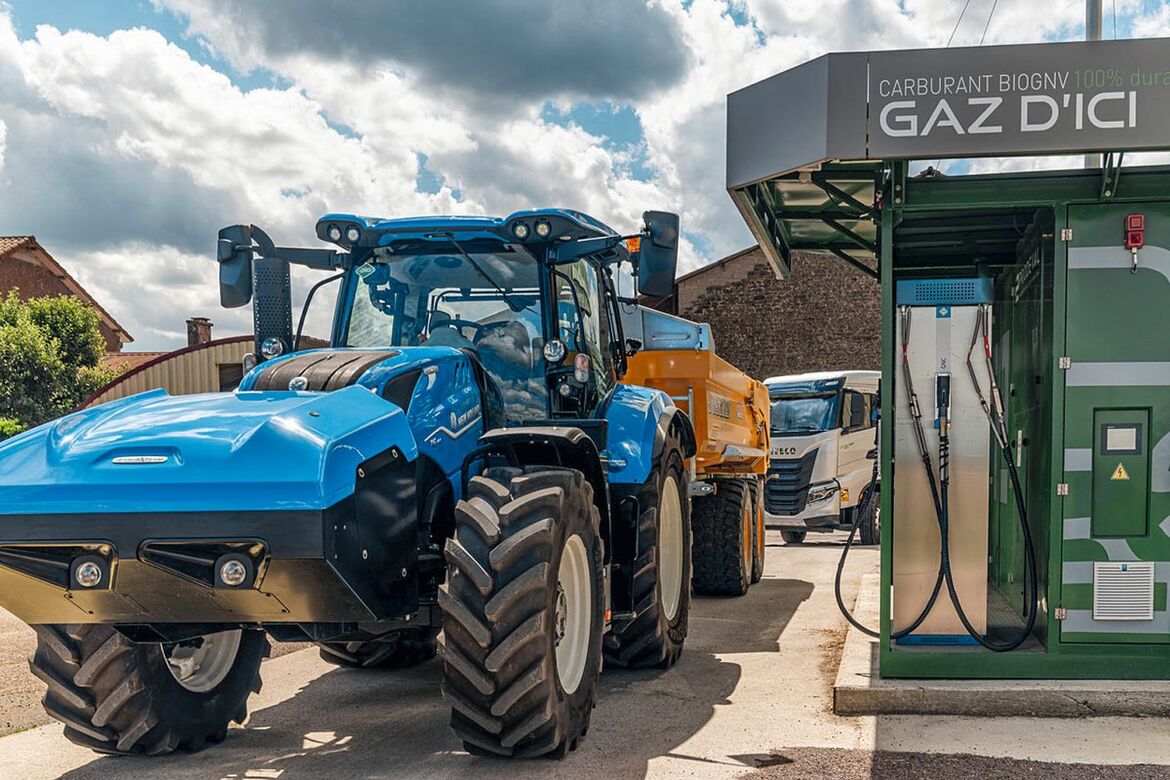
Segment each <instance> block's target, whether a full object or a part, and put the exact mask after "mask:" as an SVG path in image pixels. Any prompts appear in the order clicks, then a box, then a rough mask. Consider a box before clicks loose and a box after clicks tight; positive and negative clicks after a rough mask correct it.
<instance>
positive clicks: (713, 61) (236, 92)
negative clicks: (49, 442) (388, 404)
mask: <svg viewBox="0 0 1170 780" xmlns="http://www.w3.org/2000/svg"><path fill="white" fill-rule="evenodd" d="M965 2H966V0H815V1H814V0H646V1H645V2H644V1H643V0H573V2H571V3H552V4H550V3H546V2H539V1H538V0H532V2H529V3H524V2H518V0H477V2H475V3H467V2H463V0H428V2H426V3H420V2H415V1H414V0H382V1H381V2H378V3H368V2H363V0H334V2H331V3H321V2H317V1H316V0H283V1H282V2H281V3H279V4H270V3H255V2H249V1H248V0H124V2H81V1H80V0H74V1H73V2H69V1H67V0H8V2H7V3H5V2H3V1H2V0H0V234H27V233H33V234H35V235H36V236H37V237H38V239H39V240H40V241H41V243H42V244H43V245H44V246H45V247H46V248H48V249H49V251H50V252H52V253H53V255H54V256H55V257H56V258H57V259H58V260H59V261H60V262H62V263H63V264H64V265H65V266H66V267H67V268H68V269H69V270H70V272H71V273H73V274H74V275H75V276H77V277H78V279H79V280H80V281H81V282H82V283H83V284H84V285H85V286H86V287H87V288H88V289H90V290H91V291H92V292H93V293H94V294H95V295H96V296H97V297H98V298H99V299H100V300H101V301H102V303H103V305H104V306H105V307H106V308H107V309H108V310H110V311H111V312H112V313H113V314H114V316H115V317H116V318H118V320H119V321H120V322H121V323H122V324H123V325H124V326H125V327H126V328H127V329H128V330H129V331H130V332H131V333H132V334H133V335H134V336H135V338H136V341H135V343H134V344H133V345H132V346H131V348H134V349H162V348H169V347H174V346H178V345H180V344H182V343H183V339H184V327H183V322H184V320H185V319H186V317H188V316H192V315H206V316H210V317H211V318H212V319H213V320H215V322H216V325H217V327H216V333H217V335H221V336H222V335H229V334H232V333H240V332H245V331H246V330H247V329H248V325H249V322H248V317H247V313H246V312H243V311H224V310H221V309H219V307H218V305H217V301H216V297H217V295H216V288H215V268H214V263H212V262H211V260H210V254H211V252H210V248H211V246H212V245H213V239H214V235H215V231H216V230H217V229H218V228H219V227H220V226H222V225H225V224H231V223H234V222H241V221H247V222H254V223H256V224H261V225H263V226H265V227H266V228H267V229H268V230H269V231H270V232H271V233H272V234H273V235H274V236H276V237H277V239H278V240H279V241H281V242H282V243H296V242H311V241H313V240H314V239H313V235H312V227H313V223H314V221H315V218H316V216H317V215H319V214H321V213H324V212H327V211H350V212H358V213H367V214H379V215H385V216H403V215H408V214H430V213H475V214H479V213H495V214H507V213H510V212H511V211H514V210H518V209H522V208H531V207H539V206H564V207H571V208H579V209H582V210H585V211H588V212H590V213H592V214H594V215H595V216H597V217H599V218H600V219H603V220H605V221H606V222H609V223H610V224H613V225H615V226H616V227H618V228H620V229H632V228H633V227H634V226H635V225H636V222H637V220H638V217H639V215H640V214H641V212H642V211H643V210H646V209H670V210H675V211H678V212H679V213H680V215H681V218H682V226H683V236H684V246H683V247H682V264H683V269H682V270H684V271H686V270H692V269H694V268H696V267H699V266H700V265H702V264H704V263H707V262H710V261H712V260H715V259H718V258H719V257H721V256H723V255H725V254H728V253H730V252H733V251H736V250H738V249H741V248H743V247H744V246H747V245H748V244H749V243H750V240H751V239H750V236H749V234H748V233H747V230H746V229H745V228H744V226H743V224H742V220H740V218H739V216H738V214H737V213H736V211H735V209H734V207H733V206H732V204H731V201H730V199H729V198H728V196H727V194H726V192H725V191H724V189H723V159H724V148H723V145H724V137H723V136H724V127H723V122H724V115H723V111H724V100H725V96H726V94H727V92H729V91H731V90H734V89H737V88H739V87H742V86H745V85H747V84H749V83H751V82H753V81H756V80H758V79H761V78H764V77H767V76H769V75H772V74H773V73H776V72H779V71H781V70H784V69H786V68H788V67H791V66H793V65H796V64H799V63H800V62H803V61H805V60H807V59H810V58H812V57H815V56H818V55H820V54H822V53H825V52H827V51H834V50H850V49H852V50H860V49H871V48H902V47H915V46H940V45H945V44H946V42H947V40H948V38H949V37H950V35H951V33H952V31H954V45H973V44H978V42H979V39H980V38H981V37H982V34H983V30H984V27H985V26H987V21H988V14H989V12H990V11H991V9H992V7H993V4H994V6H995V8H996V11H995V15H994V16H993V17H992V18H991V24H990V25H989V26H987V31H988V32H987V41H986V42H987V43H1014V42H1030V41H1039V40H1059V39H1067V38H1078V37H1081V36H1082V35H1083V3H1082V2H1081V0H1050V1H1049V2H1047V3H1036V2H1034V0H1028V1H1025V0H998V2H996V0H970V3H969V5H967V9H966V12H965V13H964V14H963V18H962V21H961V23H960V24H959V25H958V27H957V29H956V20H957V19H958V18H959V13H960V10H961V9H962V8H963V6H964V3H965ZM277 5H279V8H280V12H279V13H271V12H269V13H265V10H266V9H272V8H275V7H277ZM1116 7H1117V13H1118V25H1117V31H1118V34H1119V35H1120V36H1121V37H1129V36H1141V37H1148V36H1152V35H1159V34H1161V35H1165V34H1167V31H1168V30H1170V6H1167V5H1166V4H1160V3H1155V2H1150V1H1149V0H1120V1H1119V2H1118V3H1117V5H1116ZM1112 12H1113V4H1112V2H1110V1H1109V0H1107V2H1106V3H1105V35H1106V37H1111V35H1112V16H1113V13H1112ZM797 110H798V107H797ZM1013 164H1027V163H1019V162H1015V163H1013ZM952 170H958V169H952ZM312 281H313V279H311V278H307V279H304V280H299V281H298V288H297V292H298V295H299V294H303V291H304V289H305V288H306V287H307V286H308V284H311V283H312Z"/></svg>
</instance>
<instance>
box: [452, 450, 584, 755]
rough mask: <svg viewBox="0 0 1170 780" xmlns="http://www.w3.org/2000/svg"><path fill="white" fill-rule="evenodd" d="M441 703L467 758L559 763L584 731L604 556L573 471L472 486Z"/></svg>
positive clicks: (455, 545)
mask: <svg viewBox="0 0 1170 780" xmlns="http://www.w3.org/2000/svg"><path fill="white" fill-rule="evenodd" d="M445 554H446V558H447V563H448V569H447V571H448V577H447V582H446V583H445V584H444V585H443V586H442V587H441V588H440V589H439V606H440V608H441V609H442V610H443V643H442V645H441V651H440V652H441V656H442V658H443V696H444V697H445V698H446V700H447V703H448V704H449V705H451V728H452V730H453V731H454V732H455V734H456V735H457V736H458V737H460V738H461V739H462V740H463V743H464V745H465V746H466V747H467V749H468V750H469V751H471V752H473V753H477V754H485V753H486V754H491V755H500V756H525V757H526V756H540V755H548V754H552V755H555V756H557V757H563V756H565V755H567V754H568V752H569V751H570V750H574V749H576V747H577V742H578V740H580V739H581V737H583V736H585V733H586V731H588V729H589V717H590V715H591V713H592V710H593V705H594V700H595V698H596V695H597V678H598V676H599V674H600V672H601V631H602V627H603V625H604V622H605V606H606V605H605V604H604V603H603V592H604V591H603V584H602V567H603V565H604V564H603V551H602V543H601V533H600V515H599V514H598V511H597V507H596V506H595V505H594V503H593V488H592V486H591V485H590V484H589V482H588V481H587V480H586V479H585V476H584V475H583V474H582V473H581V472H579V471H576V470H573V469H564V468H546V467H529V468H527V469H525V470H524V471H523V472H521V471H520V470H518V469H498V468H496V469H489V470H488V471H487V473H485V474H484V475H482V476H477V477H473V478H472V479H471V481H470V483H469V485H468V492H467V498H466V499H465V500H463V501H460V502H459V504H458V506H457V507H456V509H455V536H454V537H453V538H452V539H449V540H448V541H447V546H446V551H445Z"/></svg>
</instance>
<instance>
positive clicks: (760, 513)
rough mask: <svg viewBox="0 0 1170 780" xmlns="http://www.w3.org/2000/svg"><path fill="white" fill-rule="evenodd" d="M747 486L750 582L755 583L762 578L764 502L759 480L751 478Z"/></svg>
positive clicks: (764, 547)
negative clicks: (750, 555)
mask: <svg viewBox="0 0 1170 780" xmlns="http://www.w3.org/2000/svg"><path fill="white" fill-rule="evenodd" d="M749 487H750V488H751V494H752V513H753V514H752V539H753V540H754V541H755V546H754V547H753V548H752V584H753V585H755V584H756V583H757V582H759V581H760V580H762V579H763V578H764V551H765V549H766V546H765V543H764V541H765V540H764V502H763V500H762V495H763V492H762V490H761V489H760V480H758V479H753V480H752V481H751V482H750V483H749Z"/></svg>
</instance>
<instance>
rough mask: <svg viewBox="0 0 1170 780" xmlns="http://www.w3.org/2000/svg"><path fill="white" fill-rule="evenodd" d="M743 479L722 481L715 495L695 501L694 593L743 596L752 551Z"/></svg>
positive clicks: (749, 506)
mask: <svg viewBox="0 0 1170 780" xmlns="http://www.w3.org/2000/svg"><path fill="white" fill-rule="evenodd" d="M752 515H753V512H752V500H751V491H750V488H749V486H748V480H746V479H723V480H720V481H719V482H718V484H717V488H716V490H715V494H714V495H711V496H705V497H703V498H698V499H695V506H694V519H693V525H694V533H695V578H694V581H695V592H696V593H704V594H707V595H712V596H742V595H744V594H745V593H747V592H748V588H749V587H750V586H751V581H752V550H753V548H754V547H755V544H754V537H755V534H754V533H753V527H754V523H753V520H752Z"/></svg>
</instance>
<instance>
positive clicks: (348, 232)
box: [345, 225, 362, 244]
mask: <svg viewBox="0 0 1170 780" xmlns="http://www.w3.org/2000/svg"><path fill="white" fill-rule="evenodd" d="M361 237H362V231H360V230H358V227H357V225H350V226H349V227H347V228H346V229H345V240H346V241H348V242H349V243H351V244H356V243H357V242H358V239H359V238H361Z"/></svg>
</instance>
